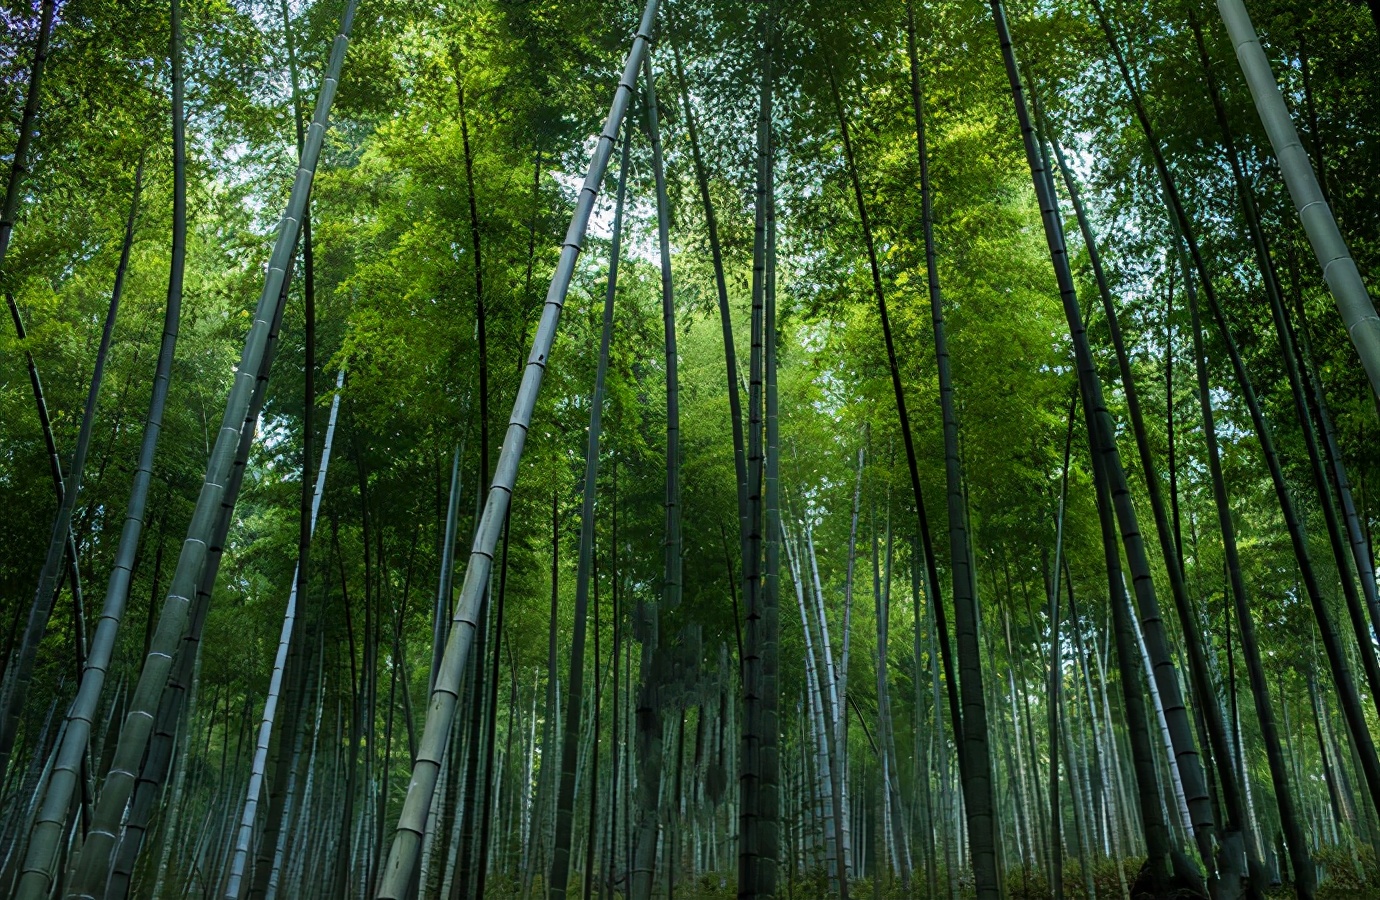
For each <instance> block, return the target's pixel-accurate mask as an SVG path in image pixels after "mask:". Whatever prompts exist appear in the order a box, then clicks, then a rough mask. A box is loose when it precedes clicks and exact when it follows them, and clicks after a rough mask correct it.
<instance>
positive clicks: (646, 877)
mask: <svg viewBox="0 0 1380 900" xmlns="http://www.w3.org/2000/svg"><path fill="white" fill-rule="evenodd" d="M642 68H643V79H644V81H643V84H644V98H645V108H646V113H647V137H648V142H649V143H650V145H651V151H652V154H651V155H652V180H653V183H654V185H655V190H656V206H657V247H658V250H659V253H660V263H661V314H662V326H663V328H662V333H663V335H664V348H665V358H666V485H665V488H666V492H665V500H664V503H663V509H664V512H665V532H664V534H663V538H662V579H661V602H660V604H659V605H658V606H657V607H656V608H655V609H649V612H650V615H649V617H648V624H649V627H648V632H649V633H648V634H647V635H645V641H644V643H643V645H642V685H641V687H640V688H639V690H638V694H637V713H636V716H637V729H638V737H637V741H636V747H637V773H638V785H637V788H638V789H637V805H638V808H637V836H636V843H635V848H634V852H633V871H632V897H633V900H651V897H652V891H653V885H654V881H655V875H656V868H657V865H656V862H657V847H658V844H659V843H664V844H667V845H669V843H670V841H669V840H668V839H667V838H661V840H660V841H659V840H658V838H659V836H660V825H661V820H662V816H661V810H660V805H661V784H662V777H663V776H662V765H661V763H662V745H663V739H664V729H663V723H664V718H663V717H664V714H665V707H664V702H663V699H664V697H665V696H666V694H667V689H668V688H670V687H671V685H668V684H666V683H665V682H664V678H665V673H666V671H667V669H668V666H667V665H666V662H665V660H666V658H667V654H668V653H669V652H670V648H669V647H668V646H667V641H666V640H665V635H664V628H665V622H666V618H667V616H668V615H670V614H671V613H672V611H673V610H675V609H676V607H678V606H679V605H680V597H681V537H680V375H679V367H678V364H677V356H678V354H677V350H676V307H675V295H674V293H673V292H672V285H671V213H670V200H669V199H668V197H667V194H666V167H665V160H664V157H663V155H662V151H661V113H660V109H659V108H658V106H657V99H656V76H655V73H654V72H653V70H652V62H651V53H650V51H649V52H648V54H647V56H646V58H645V59H644V60H643V65H642ZM573 696H574V695H573V694H572V697H573ZM667 864H668V866H674V865H675V862H674V855H673V854H668V863H667ZM668 871H669V876H668V877H669V880H670V882H671V883H674V879H675V872H674V869H673V868H672V869H669V870H668ZM670 890H672V888H669V887H668V891H670Z"/></svg>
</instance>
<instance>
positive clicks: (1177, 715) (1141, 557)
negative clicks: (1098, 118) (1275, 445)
mask: <svg viewBox="0 0 1380 900" xmlns="http://www.w3.org/2000/svg"><path fill="white" fill-rule="evenodd" d="M991 6H992V14H993V19H994V21H995V24H996V28H997V35H998V40H999V43H1000V45H1001V50H1002V55H1003V58H1004V60H1005V63H1006V71H1007V76H1008V80H1009V82H1010V88H1011V94H1012V98H1013V100H1014V104H1015V109H1016V115H1017V119H1018V120H1019V123H1020V130H1021V136H1022V139H1023V142H1024V144H1025V150H1026V161H1027V163H1028V164H1029V167H1030V172H1031V177H1032V180H1033V181H1034V187H1035V193H1036V196H1037V197H1038V198H1039V203H1040V211H1041V218H1042V221H1043V224H1044V231H1045V237H1046V240H1047V243H1048V244H1049V251H1050V259H1051V262H1052V263H1053V267H1054V270H1055V276H1056V278H1057V280H1058V284H1059V293H1060V297H1061V299H1062V301H1063V305H1064V314H1065V317H1066V318H1067V320H1068V324H1069V332H1070V335H1071V336H1072V338H1073V344H1074V353H1075V359H1076V363H1077V365H1076V368H1077V372H1078V380H1079V390H1080V391H1081V393H1082V399H1083V405H1084V411H1085V412H1084V414H1085V416H1087V417H1088V419H1089V429H1088V430H1089V442H1090V444H1091V446H1092V450H1093V455H1094V458H1095V459H1097V460H1099V462H1100V466H1101V470H1102V472H1103V474H1104V476H1105V478H1106V480H1107V488H1108V491H1109V493H1110V500H1111V502H1112V504H1113V508H1114V509H1115V512H1116V516H1117V519H1118V520H1119V522H1120V526H1121V536H1122V540H1123V542H1124V544H1125V547H1126V555H1127V562H1128V563H1129V565H1130V568H1131V574H1132V582H1133V585H1134V588H1135V593H1136V600H1137V603H1138V605H1139V606H1140V614H1141V619H1142V621H1143V623H1144V625H1145V628H1146V640H1147V643H1148V644H1149V645H1150V647H1149V649H1150V652H1151V656H1152V659H1153V662H1154V676H1155V681H1156V683H1157V686H1158V689H1159V691H1160V692H1161V693H1162V694H1163V695H1165V697H1166V698H1167V702H1166V703H1165V713H1166V716H1167V717H1168V721H1169V725H1170V732H1171V737H1172V738H1173V743H1174V755H1175V757H1176V759H1177V762H1178V765H1179V768H1180V771H1181V772H1182V773H1183V779H1184V788H1185V792H1186V794H1187V800H1188V802H1189V805H1190V809H1191V810H1192V815H1193V825H1194V828H1195V832H1196V834H1195V837H1196V838H1197V843H1198V847H1199V850H1200V853H1201V855H1202V857H1203V859H1204V861H1206V862H1210V861H1211V860H1212V859H1213V846H1212V844H1213V839H1212V832H1213V830H1214V822H1213V816H1212V808H1211V803H1210V802H1209V798H1208V793H1207V786H1206V784H1205V782H1204V778H1203V769H1202V764H1201V761H1200V759H1199V756H1198V751H1197V748H1196V747H1195V746H1194V742H1193V735H1192V729H1191V727H1190V725H1189V723H1188V715H1187V710H1186V708H1185V706H1184V703H1183V699H1182V694H1181V690H1180V685H1179V680H1178V674H1177V672H1176V671H1175V668H1174V663H1173V660H1172V656H1171V653H1170V650H1169V644H1168V637H1167V635H1166V633H1165V630H1164V624H1163V620H1162V618H1161V615H1160V611H1159V603H1158V600H1157V598H1156V596H1155V588H1154V582H1153V579H1152V577H1151V574H1150V567H1149V562H1148V560H1147V557H1146V552H1145V545H1144V542H1143V540H1142V538H1141V532H1140V528H1139V525H1138V523H1137V519H1136V513H1135V508H1134V506H1133V505H1132V502H1131V494H1130V490H1129V487H1128V486H1127V482H1126V473H1125V469H1124V468H1123V467H1122V463H1121V457H1120V454H1119V452H1118V450H1117V446H1116V441H1115V439H1114V435H1115V431H1114V429H1113V425H1112V422H1111V417H1110V415H1109V414H1108V412H1107V408H1106V403H1105V400H1104V399H1103V395H1102V385H1101V382H1100V381H1099V379H1098V375H1097V372H1096V369H1095V367H1094V364H1093V360H1092V354H1091V350H1090V348H1089V345H1088V340H1087V332H1086V329H1085V327H1084V324H1083V316H1082V312H1081V310H1080V309H1079V306H1078V295H1077V291H1076V289H1075V287H1074V282H1073V273H1072V269H1071V268H1070V266H1069V261H1068V251H1067V248H1066V247H1065V244H1064V235H1063V226H1062V223H1061V222H1060V220H1059V213H1058V207H1057V204H1056V199H1055V197H1054V192H1053V182H1052V180H1051V179H1050V177H1049V173H1048V170H1047V168H1046V166H1045V164H1044V161H1043V154H1042V153H1041V151H1040V147H1039V145H1038V143H1037V139H1036V135H1035V130H1034V126H1033V124H1032V122H1031V117H1030V112H1029V109H1028V108H1027V106H1026V101H1025V95H1024V91H1023V89H1022V87H1021V77H1020V71H1019V68H1018V66H1017V63H1016V56H1015V51H1014V49H1013V47H1012V44H1011V34H1010V30H1009V28H1008V26H1007V23H1006V12H1005V8H1004V6H1003V4H1002V3H1001V0H992V2H991ZM1104 537H1106V535H1104ZM1114 545H1115V541H1114V540H1113V548H1108V556H1109V559H1108V563H1109V568H1110V567H1111V564H1112V560H1111V558H1110V557H1111V555H1112V553H1113V552H1114ZM1119 568H1120V564H1119V562H1118V563H1117V569H1118V570H1119ZM1113 590H1114V596H1115V592H1119V591H1120V587H1119V586H1114V587H1113ZM1120 646H1121V642H1120V641H1119V642H1118V647H1119V648H1120ZM1128 649H1129V648H1128ZM1119 655H1120V656H1121V664H1122V667H1123V672H1128V673H1129V672H1132V671H1134V659H1135V657H1133V656H1127V655H1126V654H1119ZM1124 680H1125V679H1124ZM1140 762H1141V764H1142V765H1144V764H1145V760H1141V761H1140ZM1145 774H1146V773H1145V772H1144V771H1143V770H1142V771H1141V774H1140V775H1139V776H1138V779H1139V780H1142V781H1143V777H1142V776H1143V775H1145ZM1147 788H1148V785H1147V784H1144V783H1142V784H1141V791H1142V795H1143V796H1144V795H1145V791H1146V789H1147ZM1149 830H1150V829H1149V828H1147V831H1149ZM1149 839H1150V838H1149V835H1147V840H1149ZM1157 850H1158V848H1157ZM1154 855H1156V854H1152V856H1154ZM1162 858H1163V857H1161V859H1162ZM1159 865H1160V863H1159V862H1158V861H1156V867H1157V871H1158V874H1157V877H1158V878H1163V877H1166V875H1167V873H1166V872H1165V871H1164V870H1163V869H1162V868H1158V867H1159Z"/></svg>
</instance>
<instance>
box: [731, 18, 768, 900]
mask: <svg viewBox="0 0 1380 900" xmlns="http://www.w3.org/2000/svg"><path fill="white" fill-rule="evenodd" d="M775 11H776V10H775V4H772V3H769V4H767V5H766V6H765V7H764V8H763V10H762V12H761V13H760V23H761V24H760V27H761V32H762V34H761V46H760V49H759V52H758V60H759V66H760V70H759V73H758V75H759V79H760V90H759V93H758V104H757V146H756V152H757V173H756V196H755V201H754V209H753V219H754V222H753V253H752V257H753V259H752V335H751V342H752V343H751V355H750V358H749V364H748V378H749V387H748V434H747V477H748V490H747V495H748V516H747V520H746V525H747V535H746V539H745V541H744V547H745V549H746V552H745V554H744V556H743V572H742V577H743V601H744V606H745V607H746V615H745V622H744V629H743V631H744V640H743V644H744V649H745V651H746V655H745V657H744V659H743V661H742V678H743V704H742V705H743V720H742V735H741V745H740V748H739V754H738V759H739V768H738V895H739V896H740V897H744V898H757V897H761V898H770V897H772V896H773V895H774V894H775V886H776V864H777V860H776V854H775V849H776V848H775V844H776V835H775V831H774V829H775V827H776V824H777V823H776V822H775V821H772V817H771V816H770V814H769V813H768V811H767V784H766V782H767V771H766V770H767V765H768V759H767V757H768V751H767V745H768V742H769V741H770V740H772V739H773V737H772V735H771V734H770V733H769V730H768V722H767V719H768V709H767V707H768V698H767V673H766V669H767V660H766V643H767V636H766V621H765V620H766V616H765V611H764V609H763V607H764V598H763V591H762V559H761V553H762V496H761V485H762V475H763V471H762V470H763V468H764V466H763V459H762V454H763V448H762V439H763V435H762V405H763V404H762V379H763V368H764V366H763V361H764V356H765V348H764V347H763V330H764V318H765V293H766V268H767V214H768V213H767V210H768V208H769V201H768V194H769V189H770V188H769V185H770V175H771V163H770V160H771V140H772V103H773V65H774V46H775V29H774V25H775V21H774V19H775V16H774V14H775Z"/></svg>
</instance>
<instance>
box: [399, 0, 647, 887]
mask: <svg viewBox="0 0 1380 900" xmlns="http://www.w3.org/2000/svg"><path fill="white" fill-rule="evenodd" d="M658 2H659V0H648V2H647V6H646V8H645V10H644V11H643V14H642V21H641V24H640V25H639V27H638V30H637V35H636V37H635V38H634V39H633V45H632V49H631V50H630V51H629V53H628V58H627V61H626V63H625V64H624V68H623V76H622V78H621V79H620V80H619V83H618V89H617V91H616V92H615V94H614V100H613V104H612V106H611V108H610V110H609V116H608V118H607V119H606V120H605V122H604V128H603V131H602V133H601V134H600V137H599V143H598V145H597V146H596V148H595V151H594V158H593V159H592V160H591V162H590V167H589V172H588V174H587V175H586V177H585V182H584V186H583V188H582V189H581V191H580V197H579V200H578V201H577V203H576V207H575V214H574V217H573V219H572V220H571V223H570V229H569V231H568V232H567V234H566V241H565V244H564V246H563V248H562V250H561V259H560V262H559V263H558V264H557V266H556V271H555V274H554V275H553V277H552V282H551V288H550V290H549V291H548V293H547V298H546V304H545V306H544V307H543V309H542V315H541V321H540V323H539V324H538V326H537V333H536V337H535V339H534V341H533V345H532V353H531V355H530V356H529V357H528V362H527V368H526V369H525V371H524V372H523V377H522V384H521V386H520V387H519V388H518V394H517V400H516V401H515V402H514V404H513V415H512V417H511V419H510V421H509V425H508V434H507V437H506V439H505V440H504V441H503V449H502V451H501V452H500V453H499V458H498V469H497V471H496V473H495V475H494V481H493V485H492V487H491V488H490V489H489V496H488V499H487V500H486V501H485V504H484V512H483V515H482V517H481V518H480V521H479V525H478V527H477V528H476V529H475V538H474V546H473V549H472V550H471V552H470V562H469V565H468V566H467V567H466V569H465V581H464V584H463V585H462V586H461V589H460V599H459V602H458V603H457V605H456V610H455V615H454V617H453V619H452V628H451V632H450V637H449V638H448V639H447V641H446V649H445V653H444V655H443V656H442V661H441V665H440V668H439V671H438V675H437V679H436V685H435V687H434V688H433V690H432V693H431V703H430V705H429V706H428V708H427V716H426V725H425V728H424V729H423V732H422V739H421V741H420V742H419V744H418V752H417V759H416V761H415V762H414V764H413V770H412V779H411V781H410V782H409V783H408V788H407V799H406V800H405V801H404V804H403V809H402V814H401V816H400V818H399V820H398V829H397V832H396V833H395V835H394V838H393V845H392V848H391V850H390V851H389V855H388V863H387V866H386V867H385V869H384V872H383V881H382V885H381V887H380V888H379V891H378V896H379V898H380V900H400V898H401V897H402V896H403V895H404V894H406V892H407V890H408V886H409V883H410V882H411V881H412V879H413V869H414V866H415V864H416V859H417V850H418V848H419V847H420V844H421V838H422V834H423V830H424V829H425V827H426V817H427V812H428V809H429V807H430V805H431V800H432V792H433V790H434V789H435V785H436V778H437V776H438V774H439V772H440V768H441V759H442V758H443V757H444V755H445V752H446V748H447V745H448V743H449V740H450V730H451V729H450V726H451V723H452V722H453V720H454V717H455V708H456V705H457V703H458V700H459V690H460V676H461V673H463V672H464V669H465V663H466V660H467V658H468V655H469V652H470V644H471V642H472V641H473V637H474V632H475V628H476V626H477V614H478V612H479V605H480V601H481V599H482V595H483V593H484V590H485V588H486V587H487V585H488V581H489V574H490V572H491V570H492V567H493V554H494V547H495V545H496V544H497V543H498V536H499V530H500V529H501V527H502V525H503V521H504V519H505V518H506V515H507V512H508V506H509V501H510V499H511V497H512V490H513V483H514V482H515V481H516V479H517V469H518V462H519V461H520V459H521V458H522V448H523V445H524V443H525V442H526V437H527V429H528V426H529V424H530V423H531V419H532V410H533V408H534V406H535V405H536V400H537V393H538V391H539V390H540V388H541V379H542V374H543V373H544V371H545V368H546V364H547V358H548V357H549V356H550V354H551V347H552V345H553V343H554V342H555V338H556V328H557V325H558V324H559V321H560V314H561V310H562V308H563V307H564V305H565V298H566V293H567V292H568V291H569V289H570V281H571V278H572V277H573V275H574V269H575V260H576V258H577V257H578V256H579V253H580V250H581V248H582V246H583V244H584V238H585V232H586V229H587V228H588V225H589V219H590V214H591V213H592V211H593V207H594V200H595V198H596V197H597V196H598V193H599V187H600V185H601V184H602V183H603V179H604V172H605V170H606V169H607V168H608V162H609V157H610V155H611V154H612V152H613V142H614V139H615V136H616V133H617V129H618V127H619V125H620V123H621V122H622V121H623V118H624V116H625V115H626V113H627V109H628V103H629V101H630V100H631V98H632V94H633V91H634V86H635V85H636V82H637V73H638V71H639V69H640V68H641V64H642V57H643V55H644V54H645V53H646V48H647V44H648V43H649V41H650V40H651V30H652V26H653V23H654V22H655V19H656V12H657V7H658Z"/></svg>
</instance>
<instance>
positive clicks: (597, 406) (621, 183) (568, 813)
mask: <svg viewBox="0 0 1380 900" xmlns="http://www.w3.org/2000/svg"><path fill="white" fill-rule="evenodd" d="M631 144H632V129H630V128H624V129H623V149H622V151H621V154H620V159H619V164H618V192H617V195H616V199H615V201H614V207H613V246H612V248H611V249H610V251H609V279H608V289H607V291H606V292H605V294H604V318H603V326H602V330H601V331H600V335H599V362H598V366H597V367H596V369H595V373H594V390H593V392H592V393H591V394H590V401H589V435H588V438H587V442H586V444H585V481H584V497H583V498H582V501H581V506H580V555H579V559H578V562H577V564H576V565H577V569H576V573H575V621H574V628H573V629H572V631H571V636H570V681H569V685H570V688H569V691H570V692H569V694H568V695H567V700H566V702H565V737H564V738H563V740H562V741H561V782H560V791H559V793H558V794H557V798H556V847H555V850H554V851H553V852H552V854H551V875H550V878H549V879H548V880H547V883H548V884H549V885H550V889H549V891H548V896H550V897H551V898H552V900H559V898H564V897H565V895H566V882H567V881H569V877H570V840H571V832H572V831H573V825H574V818H575V816H574V806H575V767H576V757H577V756H578V750H579V745H580V718H581V711H582V707H583V703H582V701H583V698H584V678H585V673H584V668H585V666H584V659H585V632H586V620H587V619H588V612H589V582H590V569H591V565H592V562H593V559H594V498H595V490H596V488H597V485H598V479H599V438H600V434H601V432H602V429H603V418H604V380H605V378H606V377H607V375H608V370H609V347H610V345H611V344H612V343H613V301H614V297H615V295H616V294H617V290H618V257H619V254H620V253H621V251H622V242H623V202H624V198H625V197H626V196H627V188H628V181H627V179H628V153H629V150H630V149H631ZM596 637H597V635H596ZM596 649H597V647H596ZM596 662H597V658H596ZM593 825H594V823H593V822H591V823H590V826H591V828H592V827H593Z"/></svg>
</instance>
